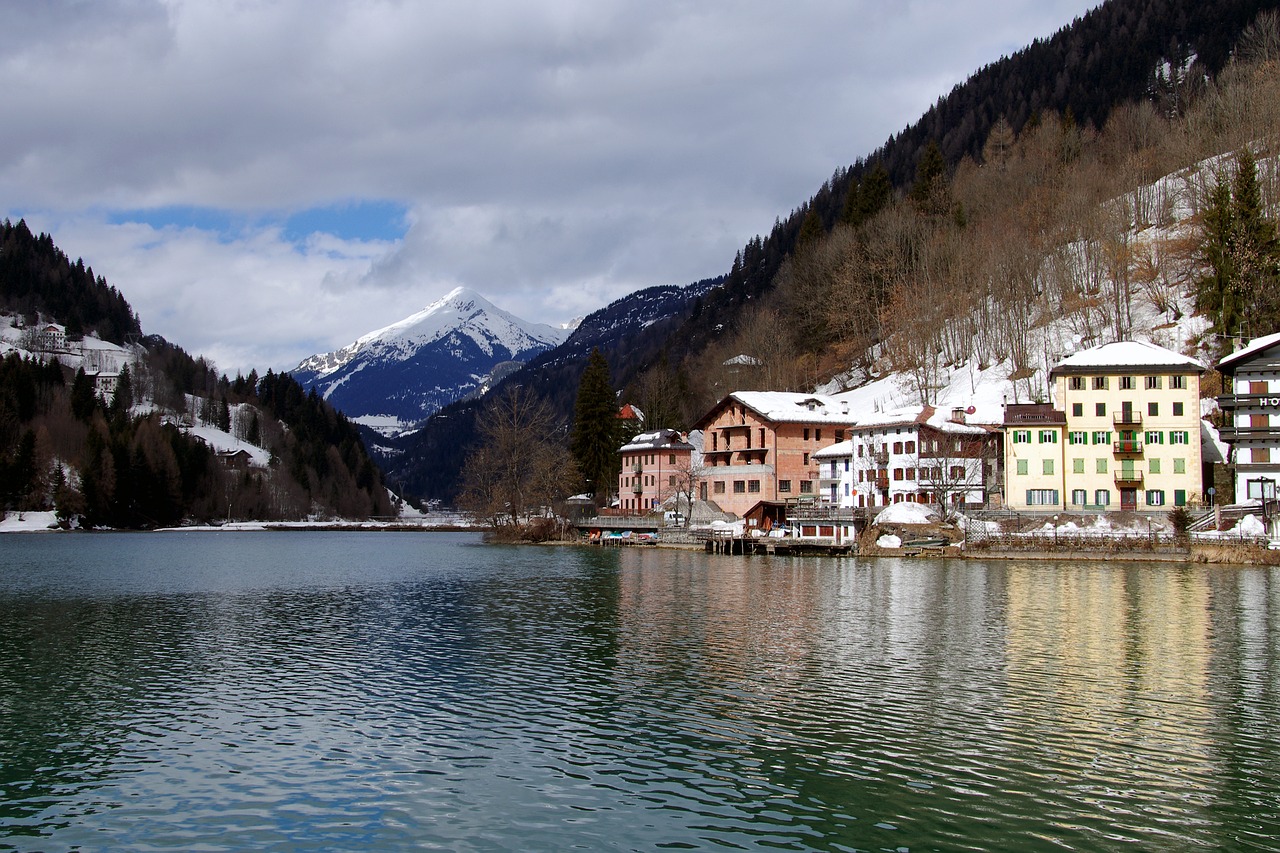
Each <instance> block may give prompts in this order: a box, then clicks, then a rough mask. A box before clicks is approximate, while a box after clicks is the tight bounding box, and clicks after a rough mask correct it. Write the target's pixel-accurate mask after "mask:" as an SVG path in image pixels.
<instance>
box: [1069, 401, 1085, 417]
mask: <svg viewBox="0 0 1280 853" xmlns="http://www.w3.org/2000/svg"><path fill="white" fill-rule="evenodd" d="M1071 417H1073V418H1083V417H1084V403H1072V404H1071Z"/></svg>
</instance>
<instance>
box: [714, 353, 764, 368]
mask: <svg viewBox="0 0 1280 853" xmlns="http://www.w3.org/2000/svg"><path fill="white" fill-rule="evenodd" d="M721 363H722V364H723V365H725V366H726V367H759V366H760V363H761V362H760V359H758V358H756V357H755V356H752V355H747V354H746V353H742V354H741V355H735V356H734V357H733V358H726V359H725V360H724V361H723V362H721Z"/></svg>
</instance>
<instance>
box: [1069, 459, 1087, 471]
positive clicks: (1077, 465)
mask: <svg viewBox="0 0 1280 853" xmlns="http://www.w3.org/2000/svg"><path fill="white" fill-rule="evenodd" d="M1071 473H1072V474H1083V473H1084V460H1083V459H1072V460H1071Z"/></svg>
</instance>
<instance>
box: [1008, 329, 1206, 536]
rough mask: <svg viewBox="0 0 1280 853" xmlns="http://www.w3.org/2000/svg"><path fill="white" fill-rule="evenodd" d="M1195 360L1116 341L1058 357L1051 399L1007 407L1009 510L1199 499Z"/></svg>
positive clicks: (1142, 506)
mask: <svg viewBox="0 0 1280 853" xmlns="http://www.w3.org/2000/svg"><path fill="white" fill-rule="evenodd" d="M1203 372H1204V366H1203V365H1202V364H1200V362H1198V361H1196V360H1195V359H1192V358H1188V357H1187V356H1184V355H1181V354H1180V353H1176V352H1174V351H1172V350H1168V349H1165V348H1164V347H1160V346H1156V345H1155V344H1149V343H1141V342H1138V341H1121V342H1119V343H1114V344H1105V345H1103V346H1099V347H1094V348H1093V349H1089V350H1084V351H1082V352H1079V353H1076V354H1075V355H1072V356H1070V357H1068V358H1065V359H1063V360H1062V361H1060V362H1058V364H1056V365H1054V367H1053V369H1052V370H1050V372H1049V377H1050V380H1051V381H1052V383H1053V403H1052V404H1043V403H1042V404H1013V405H1009V406H1007V407H1006V411H1005V424H1004V428H1005V494H1006V501H1007V504H1008V506H1009V507H1011V508H1014V509H1059V510H1067V511H1070V510H1082V511H1106V510H1157V509H1163V508H1167V507H1171V506H1185V505H1187V504H1189V503H1198V502H1199V501H1200V500H1201V498H1202V483H1203V477H1202V473H1201V450H1200V375H1201V373H1203Z"/></svg>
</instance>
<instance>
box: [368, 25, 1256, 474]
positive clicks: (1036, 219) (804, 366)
mask: <svg viewBox="0 0 1280 853" xmlns="http://www.w3.org/2000/svg"><path fill="white" fill-rule="evenodd" d="M1277 5H1280V3H1278V2H1277V0H1224V2H1216V3H1210V4H1205V3H1199V2H1194V0H1110V2H1107V3H1104V4H1103V5H1102V6H1100V7H1099V8H1098V9H1096V10H1094V11H1093V12H1090V13H1089V14H1087V15H1085V16H1083V17H1082V18H1080V19H1078V20H1077V21H1075V22H1074V23H1073V24H1071V25H1070V26H1067V27H1064V28H1063V29H1062V30H1061V31H1059V32H1058V33H1056V34H1054V35H1053V36H1052V37H1050V38H1047V39H1045V40H1042V41H1037V42H1036V43H1035V44H1033V45H1030V46H1028V47H1027V48H1025V49H1024V50H1021V51H1019V52H1018V53H1016V54H1015V55H1013V56H1011V57H1008V58H1006V59H1002V60H1000V61H999V62H996V63H993V64H991V65H989V66H987V67H985V68H983V69H981V70H979V71H978V72H976V73H975V74H974V75H973V76H972V77H971V78H970V79H969V80H968V81H966V82H965V83H964V84H961V85H960V86H957V87H956V88H955V89H953V90H952V91H951V92H950V93H948V94H946V95H945V96H942V97H940V98H939V100H938V103H937V104H936V105H935V106H934V107H933V108H931V109H930V110H929V111H928V112H927V113H926V114H925V115H924V116H923V117H922V118H921V119H920V120H919V121H918V122H916V123H915V124H913V125H911V126H910V127H908V128H906V129H904V130H903V131H902V132H901V133H899V134H896V135H895V136H893V137H892V138H890V139H889V140H888V141H886V143H885V144H884V145H883V146H881V147H880V148H879V149H877V150H876V151H874V152H871V153H870V154H868V155H865V156H861V157H858V158H857V159H856V161H855V162H854V163H853V165H852V166H850V167H841V168H838V169H837V170H836V171H835V173H834V174H833V176H832V178H831V179H830V180H829V181H827V182H825V183H824V184H823V185H822V186H821V187H820V188H818V190H817V192H816V193H815V194H814V195H813V196H812V197H811V198H810V199H808V200H807V201H805V202H804V203H803V204H801V205H799V206H798V207H797V208H795V209H794V210H792V211H791V212H790V214H788V215H787V216H785V217H780V218H779V219H778V220H777V221H776V222H775V224H774V227H773V229H772V230H771V231H770V233H769V234H768V235H766V236H763V237H762V236H756V237H753V238H751V239H750V240H749V241H748V242H747V243H746V245H745V246H744V247H743V249H742V250H741V251H740V252H739V253H738V255H737V257H736V258H734V259H733V262H732V265H731V267H730V269H729V271H728V273H727V275H726V276H725V277H724V278H723V279H722V280H721V282H720V285H719V286H717V287H715V288H713V289H711V290H710V291H708V292H707V293H706V294H705V295H703V296H701V297H700V298H699V299H698V301H697V303H696V310H694V307H693V306H691V307H690V310H689V311H688V312H687V314H686V315H685V316H684V317H683V318H682V320H681V321H680V322H678V323H674V322H673V323H670V324H669V325H665V326H663V327H662V328H661V329H659V330H657V331H661V332H662V333H663V337H662V338H661V340H660V341H658V340H654V341H653V342H652V344H651V345H648V346H646V347H643V348H641V349H640V350H639V351H638V353H637V352H631V351H628V352H627V353H626V355H625V356H624V357H623V358H621V359H614V358H610V363H611V366H612V368H613V380H614V383H615V385H616V386H617V387H621V388H625V389H626V394H625V396H626V397H627V399H630V400H634V401H636V402H639V403H641V406H642V408H645V407H646V406H647V408H648V411H650V412H651V413H652V414H653V415H654V416H655V420H654V421H651V422H650V424H649V425H650V426H675V427H682V426H687V424H688V423H690V422H691V421H692V420H693V419H695V418H696V417H697V416H698V415H699V414H701V413H702V411H704V410H705V408H706V407H707V406H708V405H710V403H711V402H713V401H714V400H715V399H717V398H718V397H719V396H721V395H723V394H724V393H726V392H727V391H729V390H733V389H734V388H735V387H739V388H751V387H768V388H778V389H793V390H802V389H806V388H812V387H815V386H816V385H818V384H821V383H829V382H831V381H832V380H833V378H835V377H843V378H842V379H841V380H840V381H841V382H843V383H845V384H857V383H859V382H864V381H867V380H869V379H872V378H874V377H875V376H876V375H878V374H877V371H883V370H899V369H901V370H909V368H908V367H907V366H906V365H907V364H909V363H911V362H913V361H918V359H913V358H912V357H910V355H909V354H907V355H903V356H900V357H899V358H898V359H897V361H896V362H895V361H891V360H886V359H885V358H884V356H885V355H886V351H887V342H888V341H891V340H896V341H897V342H898V343H899V346H902V347H907V346H908V345H909V342H913V341H920V342H921V343H920V344H919V345H918V346H920V347H928V346H932V347H933V353H934V354H935V355H936V354H937V353H939V352H946V353H949V354H950V355H949V356H948V357H953V356H954V355H955V352H954V351H955V349H956V347H955V346H951V347H950V349H948V348H946V347H945V346H943V343H944V342H943V341H941V340H940V334H941V333H940V332H938V331H937V330H939V329H946V330H948V331H947V332H946V334H947V335H952V336H954V337H955V338H956V340H966V338H964V335H965V334H966V333H965V331H964V330H963V328H962V327H960V326H955V325H951V324H948V323H946V322H944V318H945V317H947V316H954V315H964V316H968V315H969V312H972V311H977V312H978V313H979V315H981V314H982V313H983V312H987V313H990V314H991V315H993V316H999V315H1006V316H1008V317H1010V318H1011V319H1010V320H1009V322H1010V323H1011V324H1012V325H1011V326H1010V329H1009V332H1010V334H1009V335H1008V336H1007V340H1008V341H1009V342H1010V345H1011V346H1012V347H1013V348H1012V350H1011V351H1010V352H1009V353H1005V354H1001V357H1008V358H1011V359H1014V360H1015V361H1018V362H1019V363H1022V362H1029V361H1030V356H1029V355H1028V354H1027V353H1025V352H1023V350H1025V349H1026V347H1027V346H1028V344H1027V343H1026V342H1027V341H1029V340H1030V338H1029V336H1027V335H1025V334H1023V335H1018V334H1017V331H1018V329H1019V328H1024V327H1028V326H1030V325H1031V324H1034V323H1036V322H1039V321H1041V317H1040V314H1039V313H1038V312H1040V311H1042V310H1047V309H1046V307H1045V304H1044V303H1042V302H1040V301H1038V299H1037V298H1033V297H1037V294H1040V293H1042V292H1043V285H1042V283H1041V282H1040V280H1039V276H1040V273H1041V271H1042V270H1043V269H1044V268H1045V267H1044V264H1045V263H1046V261H1047V260H1049V261H1052V262H1053V265H1054V266H1055V267H1056V269H1057V270H1058V274H1059V275H1061V276H1068V277H1069V276H1082V277H1092V278H1093V279H1094V280H1095V283H1094V284H1081V285H1080V286H1078V287H1077V286H1069V287H1067V288H1066V290H1065V291H1064V293H1065V294H1066V295H1067V297H1068V299H1069V300H1071V299H1078V300H1080V301H1082V302H1084V303H1086V304H1089V303H1096V302H1097V301H1098V300H1100V299H1103V298H1111V299H1113V300H1120V299H1122V298H1125V297H1126V295H1132V294H1133V293H1134V292H1135V291H1136V289H1137V285H1136V283H1135V282H1136V278H1135V276H1134V275H1130V274H1128V273H1124V272H1123V271H1121V269H1120V267H1121V266H1123V267H1125V268H1126V269H1127V268H1130V265H1136V264H1137V261H1136V260H1134V259H1133V258H1132V257H1129V258H1128V260H1127V261H1126V262H1125V264H1122V265H1120V266H1117V267H1116V270H1117V273H1116V274H1117V276H1118V279H1119V280H1120V281H1122V282H1123V283H1124V284H1123V286H1122V288H1121V289H1120V291H1119V292H1118V293H1119V295H1117V292H1116V291H1115V290H1114V289H1113V290H1111V291H1109V294H1110V295H1109V296H1105V297H1104V295H1103V284H1102V281H1103V279H1104V278H1105V277H1106V276H1105V275H1104V273H1103V272H1102V271H1101V270H1100V269H1099V268H1098V265H1099V264H1101V263H1103V261H1102V259H1101V257H1100V256H1101V255H1104V254H1106V253H1110V254H1111V255H1113V256H1114V255H1115V254H1116V253H1115V252H1114V250H1113V241H1114V239H1115V236H1114V235H1126V234H1132V233H1135V230H1140V229H1141V227H1142V225H1143V224H1144V222H1143V221H1142V220H1143V219H1144V218H1148V221H1150V220H1149V218H1150V217H1153V216H1159V215H1166V214H1167V211H1166V212H1165V213H1164V214H1162V213H1161V212H1160V211H1157V210H1153V209H1152V208H1150V206H1149V202H1150V199H1149V198H1147V197H1145V196H1143V195H1142V194H1141V193H1139V192H1138V188H1139V187H1141V186H1144V185H1150V184H1152V183H1153V182H1154V181H1156V179H1158V178H1159V177H1160V176H1161V175H1164V174H1166V173H1168V172H1172V171H1175V170H1177V169H1179V168H1185V167H1187V166H1189V165H1190V164H1192V163H1195V162H1196V161H1198V160H1201V159H1203V158H1204V157H1207V156H1211V155H1212V154H1214V153H1220V152H1223V151H1230V150H1234V149H1235V148H1237V147H1238V146H1239V145H1240V144H1241V140H1242V139H1244V138H1247V135H1248V134H1250V133H1255V131H1256V128H1258V127H1265V126H1266V122H1267V121H1268V120H1272V121H1274V117H1273V113H1272V111H1271V109H1270V105H1269V103H1268V102H1267V101H1266V100H1265V98H1264V99H1263V100H1261V101H1259V102H1257V104H1256V109H1255V108H1254V107H1251V106H1245V107H1240V106H1239V99H1240V98H1244V99H1249V98H1253V97H1255V95H1251V94H1247V93H1242V92H1241V90H1236V92H1237V96H1238V97H1237V96H1232V97H1224V96H1223V91H1222V88H1221V86H1222V78H1223V76H1224V74H1227V72H1228V70H1229V65H1230V60H1231V57H1232V55H1233V50H1236V49H1237V47H1238V45H1239V42H1240V36H1241V33H1242V31H1244V30H1245V29H1246V28H1247V27H1248V26H1249V25H1250V24H1251V22H1253V21H1254V20H1255V18H1256V17H1257V16H1258V14H1259V13H1260V12H1263V11H1266V10H1272V9H1274V8H1276V7H1277ZM1255 35H1256V34H1255ZM1263 35H1264V36H1265V35H1266V34H1265V33H1264V34H1263ZM1267 43H1268V41H1267V38H1265V37H1263V38H1255V39H1254V41H1253V47H1250V48H1249V50H1251V51H1255V52H1257V51H1262V52H1264V53H1265V51H1266V50H1267V47H1266V45H1267ZM1246 52H1247V51H1246ZM1249 58H1250V59H1265V57H1259V56H1250V57H1249ZM1233 73H1235V74H1237V75H1243V74H1244V73H1245V72H1243V71H1236V72H1233ZM1227 76H1230V75H1229V74H1228V75H1227ZM1239 82H1241V81H1240V80H1239V79H1237V80H1236V81H1235V83H1239ZM1235 83H1232V84H1231V85H1235ZM1197 103H1200V104H1202V105H1203V109H1201V110H1200V111H1196V110H1195V109H1194V107H1195V105H1196V104H1197ZM1233 110H1234V111H1237V112H1239V111H1242V112H1243V113H1245V114H1246V115H1245V116H1239V115H1237V114H1236V112H1232V111H1233ZM1224 111H1225V112H1224ZM1250 115H1251V116H1252V118H1255V119H1257V121H1255V122H1251V123H1250V122H1245V121H1243V120H1242V119H1243V118H1244V117H1247V116H1250ZM1237 119H1241V120H1237ZM1175 127H1177V128H1186V131H1185V132H1184V131H1177V132H1172V131H1171V129H1172V128H1175ZM1192 140H1194V141H1192ZM1175 141H1176V142H1177V145H1175V144H1173V143H1174V142H1175ZM1178 146H1181V148H1180V149H1179V150H1175V149H1178ZM993 167H994V168H993ZM993 172H994V175H991V174H990V173H993ZM1192 189H1193V190H1194V193H1193V195H1195V197H1194V198H1191V199H1189V200H1188V202H1187V203H1188V204H1190V205H1192V207H1191V208H1190V213H1191V216H1192V219H1194V217H1195V216H1198V211H1199V204H1200V202H1201V200H1202V198H1203V192H1204V191H1205V190H1206V187H1205V185H1204V184H1203V182H1201V183H1200V184H1199V185H1198V187H1193V188H1192ZM1131 191H1132V192H1135V193H1137V194H1136V195H1135V196H1134V201H1133V202H1132V207H1133V209H1132V210H1130V211H1129V212H1128V213H1127V214H1125V215H1122V216H1121V217H1119V219H1124V218H1126V217H1127V219H1128V220H1129V221H1128V225H1127V226H1122V224H1121V223H1120V222H1119V221H1118V220H1117V221H1115V222H1112V223H1111V224H1109V225H1107V226H1105V227H1104V226H1103V225H1101V224H1100V223H1102V222H1104V221H1107V219H1108V213H1109V211H1111V210H1114V208H1108V207H1106V206H1105V202H1106V201H1107V200H1108V199H1110V198H1116V197H1120V196H1124V195H1125V194H1126V193H1129V192H1131ZM1189 221H1192V220H1189ZM1104 232H1106V233H1104ZM1108 235H1111V236H1108ZM1120 239H1121V240H1122V241H1123V240H1124V239H1125V238H1123V237H1121V238H1120ZM1162 246H1163V244H1162ZM1072 247H1075V248H1072ZM1080 247H1086V248H1087V249H1088V251H1087V252H1086V254H1087V255H1089V256H1088V257H1087V258H1083V259H1082V260H1083V265H1076V264H1075V263H1074V262H1072V263H1068V260H1069V259H1070V258H1072V256H1073V254H1078V253H1079V252H1080V251H1081V249H1080ZM1164 248H1169V247H1167V246H1165V247H1164ZM1104 250H1105V251H1104ZM1180 252H1181V254H1180V255H1179V257H1181V258H1183V259H1190V260H1194V255H1195V247H1194V246H1189V245H1183V246H1181V247H1180ZM1120 254H1124V253H1123V252H1122V253H1120ZM1055 258H1056V260H1055ZM1172 264H1173V262H1172V261H1171V260H1170V261H1168V262H1167V263H1157V264H1156V266H1157V267H1158V268H1159V271H1158V272H1156V273H1155V276H1156V280H1157V281H1160V282H1166V283H1168V284H1167V285H1166V286H1168V287H1177V286H1183V287H1185V286H1186V285H1187V282H1186V278H1187V276H1191V275H1192V272H1191V271H1190V268H1189V267H1187V268H1184V270H1183V273H1182V276H1181V279H1179V278H1178V276H1176V275H1174V273H1173V270H1172ZM1091 265H1092V266H1091ZM1149 268H1150V265H1148V269H1149ZM1143 274H1144V275H1145V274H1147V273H1143ZM1174 280H1178V281H1181V284H1180V285H1177V284H1172V283H1170V282H1173V281H1174ZM1006 291H1007V292H1006ZM1104 314H1105V316H1108V317H1110V318H1112V320H1113V321H1115V322H1112V328H1111V332H1110V334H1118V333H1121V332H1123V331H1124V330H1125V327H1124V325H1123V318H1124V317H1125V316H1126V315H1127V312H1126V310H1125V309H1124V307H1123V305H1122V304H1121V302H1119V301H1116V302H1114V309H1113V310H1111V311H1110V312H1104ZM1100 316H1101V315H1100ZM911 318H916V322H915V324H914V325H912V324H911V323H909V322H908V319H911ZM1096 324H1097V321H1090V323H1089V328H1088V329H1086V332H1088V331H1090V330H1092V329H1093V327H1094V326H1095V325H1096ZM926 327H929V328H926ZM1086 336H1087V335H1086ZM1020 342H1021V343H1020ZM637 354H638V355H639V356H640V357H637ZM738 354H749V355H752V357H753V358H754V359H756V360H757V361H759V362H760V363H761V365H762V367H763V368H764V369H761V370H758V371H747V372H743V371H741V370H740V369H739V368H738V367H736V366H735V365H734V364H733V357H734V356H736V355H738ZM575 357H576V358H577V359H580V361H579V362H578V366H577V368H576V370H574V369H569V366H568V364H564V365H562V367H563V369H562V371H561V372H560V373H558V374H556V378H555V381H551V377H549V376H547V377H545V378H544V379H539V380H538V381H532V382H529V383H527V386H526V387H532V388H534V389H536V390H537V391H538V392H539V393H541V394H545V395H546V396H547V397H548V398H550V399H552V400H553V401H554V403H555V408H556V411H557V412H558V413H559V415H560V417H561V418H562V419H563V420H564V421H565V425H566V426H565V428H566V431H567V428H568V420H569V419H570V417H571V408H570V405H571V402H570V401H571V400H572V392H573V390H574V387H573V386H571V385H570V382H571V380H572V379H573V378H575V377H576V376H578V375H580V374H581V364H582V361H581V360H585V357H586V353H585V352H582V353H578V354H576V356H575ZM988 357H989V358H992V357H994V355H988ZM926 361H928V359H926ZM726 362H729V363H728V364H726ZM1017 369H1031V368H1030V367H1022V368H1015V370H1017ZM509 381H511V382H516V383H522V382H524V381H525V376H524V374H523V372H522V373H521V374H517V375H516V376H514V377H512V378H511V379H510V380H509ZM926 384H927V381H926ZM466 411H467V412H471V413H474V411H475V406H474V405H470V406H469V407H468V408H467V410H466ZM442 415H444V416H445V417H446V418H448V419H454V418H455V417H456V414H455V413H454V412H452V411H448V412H444V413H442ZM468 417H473V414H472V415H469V416H468ZM463 420H466V418H464V419H463ZM457 427H458V422H456V421H455V423H453V424H449V425H447V426H444V427H441V425H438V424H433V423H428V425H427V427H426V429H424V431H423V432H422V433H421V434H420V435H419V436H418V437H417V438H416V440H415V442H414V443H413V444H412V445H410V446H407V447H405V448H402V455H401V456H400V458H399V460H398V461H397V462H396V463H394V464H395V466H396V470H397V477H399V478H401V479H403V480H404V481H405V482H408V483H411V484H412V485H413V487H414V488H415V489H416V490H419V491H420V492H422V493H425V494H429V495H432V496H437V497H444V498H448V497H450V496H451V495H452V494H453V493H454V492H455V482H454V481H455V478H456V471H457V465H456V464H454V463H450V461H449V458H448V457H449V456H454V457H456V456H459V455H460V454H459V452H458V448H459V447H466V446H467V444H468V443H469V442H470V441H471V440H472V439H473V434H472V433H471V432H470V430H469V429H468V428H466V427H465V426H464V427H463V428H461V429H458V428H457Z"/></svg>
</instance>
